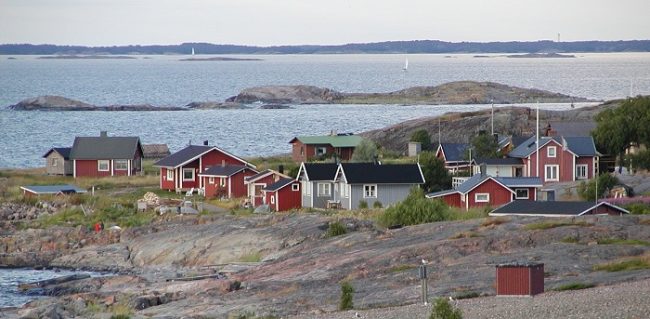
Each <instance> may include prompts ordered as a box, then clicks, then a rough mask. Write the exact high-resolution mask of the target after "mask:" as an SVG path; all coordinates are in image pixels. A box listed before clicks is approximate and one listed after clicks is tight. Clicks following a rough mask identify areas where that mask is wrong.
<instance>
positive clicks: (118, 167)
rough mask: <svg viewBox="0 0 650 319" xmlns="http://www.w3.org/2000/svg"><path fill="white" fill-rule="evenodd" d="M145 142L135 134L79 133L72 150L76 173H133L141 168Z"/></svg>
mask: <svg viewBox="0 0 650 319" xmlns="http://www.w3.org/2000/svg"><path fill="white" fill-rule="evenodd" d="M142 154H143V152H142V144H140V138H138V137H135V136H128V137H123V136H108V135H107V134H106V132H104V131H102V132H101V134H100V136H92V137H76V138H75V139H74V143H73V145H72V149H71V150H70V155H69V159H70V161H72V175H73V176H74V177H75V178H76V177H108V176H132V175H137V174H139V173H141V172H142Z"/></svg>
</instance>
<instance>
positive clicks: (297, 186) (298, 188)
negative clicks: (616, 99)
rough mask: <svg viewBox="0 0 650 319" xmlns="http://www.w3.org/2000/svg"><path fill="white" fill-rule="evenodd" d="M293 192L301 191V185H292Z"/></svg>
mask: <svg viewBox="0 0 650 319" xmlns="http://www.w3.org/2000/svg"><path fill="white" fill-rule="evenodd" d="M291 190H292V191H294V192H297V191H299V190H300V184H295V183H294V184H291Z"/></svg>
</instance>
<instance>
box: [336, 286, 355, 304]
mask: <svg viewBox="0 0 650 319" xmlns="http://www.w3.org/2000/svg"><path fill="white" fill-rule="evenodd" d="M353 294H354V287H352V285H351V284H350V283H349V282H347V281H345V282H342V283H341V301H340V303H339V310H350V309H352V308H354V303H353V301H352V295H353Z"/></svg>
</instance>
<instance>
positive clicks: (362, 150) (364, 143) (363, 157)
mask: <svg viewBox="0 0 650 319" xmlns="http://www.w3.org/2000/svg"><path fill="white" fill-rule="evenodd" d="M375 159H377V144H375V142H373V141H371V140H369V139H365V138H364V139H363V140H361V142H360V143H359V145H357V147H355V148H354V153H353V154H352V158H351V159H350V160H351V161H352V162H362V163H363V162H373V161H374V160H375Z"/></svg>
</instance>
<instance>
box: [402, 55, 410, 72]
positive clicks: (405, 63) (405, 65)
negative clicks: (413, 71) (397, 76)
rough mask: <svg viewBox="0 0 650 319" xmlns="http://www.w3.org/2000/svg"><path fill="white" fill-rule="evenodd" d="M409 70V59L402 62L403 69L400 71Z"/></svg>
mask: <svg viewBox="0 0 650 319" xmlns="http://www.w3.org/2000/svg"><path fill="white" fill-rule="evenodd" d="M408 70H409V59H408V58H406V60H405V61H404V68H402V71H408Z"/></svg>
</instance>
